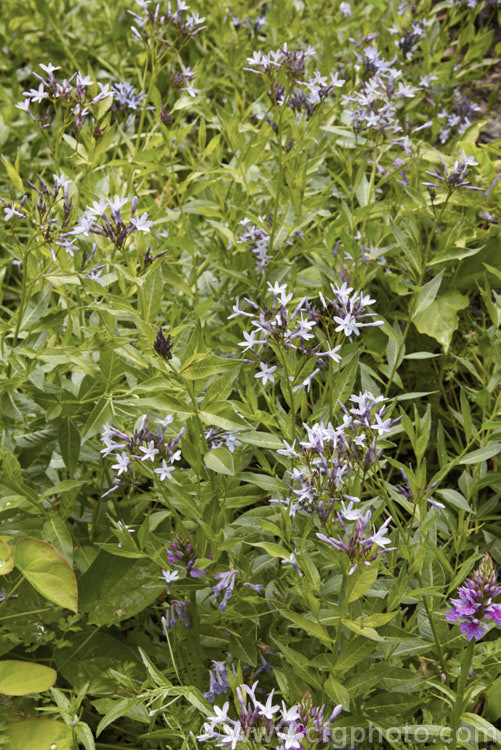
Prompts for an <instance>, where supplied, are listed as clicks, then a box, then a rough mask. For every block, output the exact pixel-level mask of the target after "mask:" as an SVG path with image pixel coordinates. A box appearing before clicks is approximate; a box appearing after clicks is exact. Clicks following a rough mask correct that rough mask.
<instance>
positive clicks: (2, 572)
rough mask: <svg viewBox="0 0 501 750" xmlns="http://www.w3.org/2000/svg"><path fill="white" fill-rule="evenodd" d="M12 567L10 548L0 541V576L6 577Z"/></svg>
mask: <svg viewBox="0 0 501 750" xmlns="http://www.w3.org/2000/svg"><path fill="white" fill-rule="evenodd" d="M13 567H14V560H13V559H12V547H11V546H10V545H9V544H7V542H3V541H2V540H0V576H6V575H7V573H10V571H11V570H12V568H13Z"/></svg>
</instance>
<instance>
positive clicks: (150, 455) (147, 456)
mask: <svg viewBox="0 0 501 750" xmlns="http://www.w3.org/2000/svg"><path fill="white" fill-rule="evenodd" d="M139 450H140V451H141V453H144V456H143V457H142V458H141V461H154V460H155V456H156V455H157V453H159V450H158V448H155V442H154V441H153V440H150V442H149V443H148V447H147V448H145V447H144V445H142V446H141V447H140V448H139Z"/></svg>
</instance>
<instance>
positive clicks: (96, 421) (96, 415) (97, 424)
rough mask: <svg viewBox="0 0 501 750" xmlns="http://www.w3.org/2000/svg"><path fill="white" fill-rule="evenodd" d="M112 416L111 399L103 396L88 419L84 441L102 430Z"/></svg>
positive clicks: (83, 434) (84, 430)
mask: <svg viewBox="0 0 501 750" xmlns="http://www.w3.org/2000/svg"><path fill="white" fill-rule="evenodd" d="M110 415H111V399H110V398H109V397H108V396H101V398H99V399H98V400H97V403H96V405H95V406H94V408H93V409H92V411H91V413H90V414H89V416H88V417H87V421H86V422H85V425H84V428H83V432H82V441H84V440H87V438H88V437H91V436H92V435H95V434H96V432H99V430H100V429H101V428H102V426H103V425H104V423H105V422H107V421H108V419H109V418H110Z"/></svg>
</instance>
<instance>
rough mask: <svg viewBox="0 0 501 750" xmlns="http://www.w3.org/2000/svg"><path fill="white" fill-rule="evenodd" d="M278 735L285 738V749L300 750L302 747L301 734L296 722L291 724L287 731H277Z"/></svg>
mask: <svg viewBox="0 0 501 750" xmlns="http://www.w3.org/2000/svg"><path fill="white" fill-rule="evenodd" d="M295 708H296V707H295ZM277 736H278V737H280V739H281V740H284V748H285V750H298V749H299V748H300V747H301V742H300V741H299V740H300V739H301V735H300V734H298V733H297V732H296V727H295V726H294V724H289V726H288V727H287V731H286V732H277Z"/></svg>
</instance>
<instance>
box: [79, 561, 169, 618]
mask: <svg viewBox="0 0 501 750" xmlns="http://www.w3.org/2000/svg"><path fill="white" fill-rule="evenodd" d="M79 589H80V607H81V609H82V610H83V611H84V612H88V613H89V621H90V622H91V623H93V624H95V625H99V626H101V625H109V624H111V623H118V622H120V621H121V620H125V619H126V618H128V617H132V616H133V615H137V614H138V612H142V610H143V609H146V607H149V605H150V604H152V602H154V601H155V599H157V598H158V597H159V596H160V594H161V593H162V592H164V591H165V583H162V582H161V581H160V567H159V566H158V565H155V564H154V563H152V562H150V561H149V560H144V559H143V560H133V559H130V558H126V557H116V556H115V555H110V554H109V553H107V552H104V551H101V552H100V553H99V555H98V556H97V557H96V559H95V560H94V562H93V563H92V565H91V566H90V567H89V569H88V570H87V571H86V572H85V573H84V575H83V576H82V577H81V578H80V579H79Z"/></svg>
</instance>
